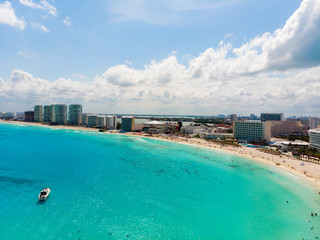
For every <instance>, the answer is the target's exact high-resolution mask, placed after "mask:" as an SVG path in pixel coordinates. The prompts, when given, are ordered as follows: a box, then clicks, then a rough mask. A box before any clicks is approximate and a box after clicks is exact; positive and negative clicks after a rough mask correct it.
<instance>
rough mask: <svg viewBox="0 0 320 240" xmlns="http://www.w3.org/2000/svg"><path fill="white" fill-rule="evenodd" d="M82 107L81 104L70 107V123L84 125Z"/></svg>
mask: <svg viewBox="0 0 320 240" xmlns="http://www.w3.org/2000/svg"><path fill="white" fill-rule="evenodd" d="M81 120H82V106H81V104H71V105H70V106H69V123H70V124H72V125H80V124H81V123H82V121H81Z"/></svg>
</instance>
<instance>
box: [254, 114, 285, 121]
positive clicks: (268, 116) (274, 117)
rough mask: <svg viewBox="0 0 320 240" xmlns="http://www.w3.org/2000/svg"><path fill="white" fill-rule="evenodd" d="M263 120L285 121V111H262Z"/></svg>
mask: <svg viewBox="0 0 320 240" xmlns="http://www.w3.org/2000/svg"><path fill="white" fill-rule="evenodd" d="M260 119H261V122H265V121H283V113H261V118H260Z"/></svg>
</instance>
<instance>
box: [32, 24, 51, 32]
mask: <svg viewBox="0 0 320 240" xmlns="http://www.w3.org/2000/svg"><path fill="white" fill-rule="evenodd" d="M30 25H31V26H32V27H33V28H35V29H39V30H41V31H43V32H50V30H49V29H48V28H46V27H45V26H44V25H43V24H41V23H36V22H30Z"/></svg>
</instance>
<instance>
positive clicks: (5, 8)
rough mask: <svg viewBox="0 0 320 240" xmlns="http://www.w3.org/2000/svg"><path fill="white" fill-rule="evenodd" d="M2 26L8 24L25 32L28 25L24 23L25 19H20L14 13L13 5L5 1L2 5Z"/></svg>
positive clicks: (0, 13)
mask: <svg viewBox="0 0 320 240" xmlns="http://www.w3.org/2000/svg"><path fill="white" fill-rule="evenodd" d="M0 24H8V25H10V26H12V27H17V28H19V29H21V30H23V29H24V28H25V27H26V25H27V23H26V22H25V21H24V19H23V17H22V18H21V19H19V18H18V17H17V16H16V14H15V13H14V9H13V8H12V6H11V3H10V2H8V1H5V2H4V3H2V4H0Z"/></svg>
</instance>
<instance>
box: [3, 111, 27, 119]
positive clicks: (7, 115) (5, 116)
mask: <svg viewBox="0 0 320 240" xmlns="http://www.w3.org/2000/svg"><path fill="white" fill-rule="evenodd" d="M16 116H17V114H16V113H15V112H0V119H6V120H9V119H15V118H16ZM23 117H24V114H23Z"/></svg>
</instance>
